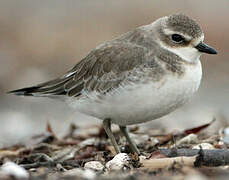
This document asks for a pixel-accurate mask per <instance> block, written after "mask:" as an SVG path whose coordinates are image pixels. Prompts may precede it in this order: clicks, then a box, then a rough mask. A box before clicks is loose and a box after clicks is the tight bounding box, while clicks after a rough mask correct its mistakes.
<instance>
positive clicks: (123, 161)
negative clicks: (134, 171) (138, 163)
mask: <svg viewBox="0 0 229 180" xmlns="http://www.w3.org/2000/svg"><path fill="white" fill-rule="evenodd" d="M129 162H130V157H129V156H128V155H127V154H126V153H119V154H117V155H116V156H115V157H114V158H113V159H112V160H110V161H108V162H107V163H106V168H107V169H108V170H120V169H123V168H124V167H125V166H129V165H130V164H129Z"/></svg>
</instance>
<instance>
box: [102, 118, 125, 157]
mask: <svg viewBox="0 0 229 180" xmlns="http://www.w3.org/2000/svg"><path fill="white" fill-rule="evenodd" d="M103 127H104V130H105V131H106V133H107V135H108V137H109V138H110V140H111V143H112V145H113V146H114V148H115V151H116V153H117V154H118V153H120V152H121V151H120V149H119V147H118V144H117V142H116V140H115V137H114V135H113V133H112V131H111V120H110V119H104V120H103Z"/></svg>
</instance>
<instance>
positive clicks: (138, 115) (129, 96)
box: [9, 13, 217, 154]
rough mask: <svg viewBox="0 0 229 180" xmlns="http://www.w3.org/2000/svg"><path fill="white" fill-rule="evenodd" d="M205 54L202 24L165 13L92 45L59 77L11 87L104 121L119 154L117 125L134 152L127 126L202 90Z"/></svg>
mask: <svg viewBox="0 0 229 180" xmlns="http://www.w3.org/2000/svg"><path fill="white" fill-rule="evenodd" d="M203 53H207V54H217V51H216V50H215V49H214V48H212V47H210V46H209V45H207V44H206V43H204V33H203V30H202V29H201V27H200V25H199V24H198V23H197V22H196V21H195V20H194V19H192V18H190V17H188V16H187V15H185V14H180V13H177V14H172V15H168V16H164V17H161V18H159V19H157V20H155V21H154V22H152V23H151V24H148V25H144V26H140V27H137V28H136V29H133V30H131V31H129V32H127V33H124V34H122V35H120V36H118V37H116V38H114V39H113V40H110V41H108V42H105V43H103V44H100V45H98V46H97V47H95V48H94V49H92V50H91V51H90V52H89V53H88V55H86V56H85V57H84V58H83V59H82V60H81V61H79V62H78V63H77V64H76V65H75V66H74V67H73V68H72V69H70V70H69V71H67V72H66V73H64V74H63V75H62V76H59V77H57V78H56V79H53V80H50V81H47V82H44V83H40V84H38V85H34V86H31V87H26V88H22V89H17V90H13V91H10V92H9V93H13V94H15V95H22V96H35V97H49V98H54V99H60V100H62V101H64V102H66V103H67V104H68V105H69V106H70V107H72V108H73V109H74V110H75V111H77V112H81V113H84V114H86V115H88V116H93V117H96V118H98V119H101V120H102V121H103V127H104V130H105V132H106V134H107V136H108V137H109V138H110V141H111V143H112V145H113V146H114V149H115V151H116V153H120V152H121V151H120V148H119V146H118V144H117V141H116V139H115V136H114V134H113V133H112V130H111V124H116V125H118V126H119V128H120V131H121V132H122V133H123V135H124V136H125V137H126V140H127V142H128V144H129V147H130V149H131V151H132V152H133V153H137V154H140V151H139V149H138V148H137V146H136V143H135V142H134V140H132V139H131V138H130V135H129V134H128V129H127V126H128V125H133V124H139V123H144V122H147V121H151V120H155V119H158V118H160V117H163V116H165V115H167V114H169V113H171V112H172V111H174V110H176V109H177V108H179V107H181V106H182V105H183V104H185V103H186V102H187V101H188V100H189V99H190V98H191V97H192V96H193V94H195V92H196V91H197V90H198V88H199V85H200V82H201V77H202V66H201V62H200V56H201V54H203Z"/></svg>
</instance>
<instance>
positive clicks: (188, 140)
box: [176, 134, 198, 145]
mask: <svg viewBox="0 0 229 180" xmlns="http://www.w3.org/2000/svg"><path fill="white" fill-rule="evenodd" d="M195 143H198V137H197V135H196V134H189V135H188V136H185V137H184V138H182V139H180V140H179V141H178V142H177V143H176V144H177V145H181V144H195Z"/></svg>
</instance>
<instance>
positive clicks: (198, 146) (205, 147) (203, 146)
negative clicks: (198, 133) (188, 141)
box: [192, 143, 215, 149]
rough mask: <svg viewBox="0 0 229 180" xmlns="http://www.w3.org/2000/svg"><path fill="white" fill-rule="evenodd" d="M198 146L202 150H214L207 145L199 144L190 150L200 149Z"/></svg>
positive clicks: (211, 146)
mask: <svg viewBox="0 0 229 180" xmlns="http://www.w3.org/2000/svg"><path fill="white" fill-rule="evenodd" d="M200 146H201V148H202V149H215V148H214V146H213V145H212V144H209V143H201V144H198V145H195V146H193V147H192V149H200Z"/></svg>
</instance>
